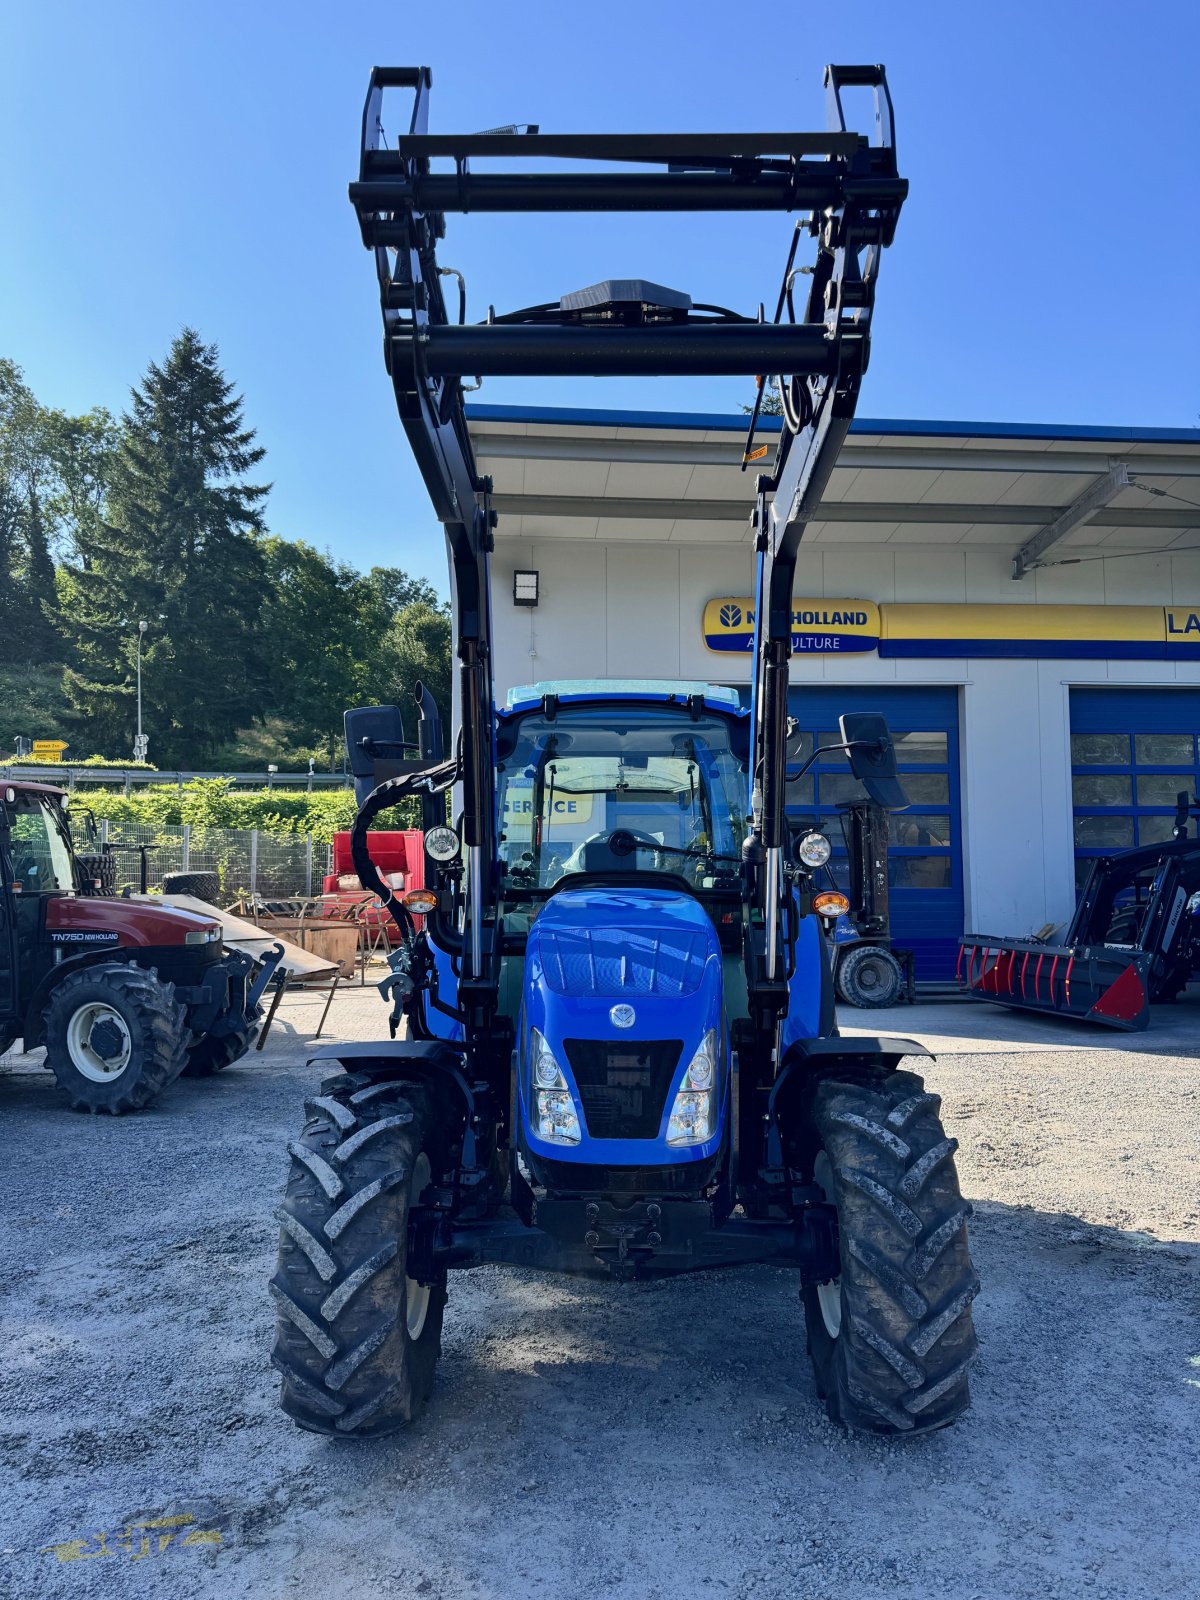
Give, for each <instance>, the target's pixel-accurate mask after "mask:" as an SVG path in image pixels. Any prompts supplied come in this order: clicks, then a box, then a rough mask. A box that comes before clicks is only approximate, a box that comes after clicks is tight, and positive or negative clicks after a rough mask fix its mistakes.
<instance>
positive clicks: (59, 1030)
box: [45, 961, 188, 1116]
mask: <svg viewBox="0 0 1200 1600" xmlns="http://www.w3.org/2000/svg"><path fill="white" fill-rule="evenodd" d="M187 1038H188V1030H187V1012H186V1009H185V1007H184V1006H183V1004H182V1003H181V1002H180V1001H179V1000H177V999H176V998H175V985H174V984H172V983H166V982H164V981H163V980H162V979H161V978H159V976H158V973H157V972H156V971H155V970H154V968H153V967H150V968H146V967H139V966H135V965H134V964H133V963H132V962H129V963H125V962H116V961H105V962H102V963H101V964H100V965H98V966H94V967H83V968H81V969H80V970H79V971H77V972H72V973H69V974H68V975H67V976H66V977H65V978H63V979H62V981H61V982H60V983H58V984H57V985H56V986H55V988H54V989H53V990H52V991H51V994H50V998H49V1000H48V1001H47V1003H46V1012H45V1040H46V1065H47V1066H48V1067H49V1068H50V1070H51V1072H53V1073H54V1076H55V1078H56V1079H57V1080H58V1087H59V1088H60V1089H61V1090H62V1092H63V1093H64V1094H65V1095H66V1097H67V1100H68V1101H69V1103H70V1105H71V1109H72V1110H73V1111H91V1112H100V1111H104V1112H107V1113H108V1114H109V1115H111V1116H121V1115H123V1114H124V1113H125V1112H127V1111H140V1110H141V1109H142V1108H143V1107H144V1106H148V1105H149V1104H150V1102H151V1101H152V1100H153V1099H155V1097H156V1096H157V1095H159V1094H161V1092H162V1091H163V1090H164V1089H165V1088H166V1087H167V1085H168V1084H169V1083H172V1082H173V1081H174V1079H176V1078H177V1077H178V1076H179V1074H180V1073H181V1072H182V1071H183V1068H184V1066H185V1064H186V1062H187Z"/></svg>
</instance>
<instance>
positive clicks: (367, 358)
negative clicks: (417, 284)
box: [0, 0, 1200, 587]
mask: <svg viewBox="0 0 1200 1600" xmlns="http://www.w3.org/2000/svg"><path fill="white" fill-rule="evenodd" d="M606 18H612V19H613V21H612V25H611V27H606V25H605V19H606ZM635 18H636V25H635V21H634V19H635ZM781 18H782V20H780V19H781ZM1198 50H1200V7H1197V6H1196V5H1195V4H1194V0H1192V3H1183V0H1178V3H1176V0H1158V3H1152V4H1150V5H1147V6H1145V7H1143V8H1141V9H1140V10H1139V11H1138V12H1137V14H1136V16H1135V14H1134V13H1133V12H1132V11H1131V9H1130V7H1129V6H1128V5H1127V4H1118V3H1115V0H1042V3H1040V4H1032V3H1029V0H1009V3H1004V0H993V3H992V4H990V5H987V6H980V5H973V4H971V3H969V0H958V3H955V4H922V3H908V4H903V5H900V4H896V3H894V0H893V3H891V4H878V3H865V0H854V3H852V4H851V3H846V4H843V5H841V6H829V5H825V6H820V7H817V6H812V5H806V4H803V3H799V4H794V5H792V6H790V7H785V8H779V7H769V6H763V7H754V8H752V9H745V8H741V7H738V6H733V5H728V4H725V5H718V4H715V3H713V0H696V3H688V4H682V3H680V4H669V5H654V4H643V5H641V6H640V7H638V8H631V7H607V8H606V7H576V6H570V5H562V4H558V5H548V4H542V3H525V4H522V5H520V6H509V5H504V4H482V3H480V0H457V3H456V4H454V5H453V6H440V5H439V6H436V7H435V6H426V7H417V6H414V5H411V4H409V5H402V6H380V5H378V4H373V5H369V6H368V5H359V4H343V5H340V6H336V7H335V6H332V5H320V4H316V3H313V0H301V3H295V4H291V5H288V6H284V5H282V4H267V3H252V0H243V3H242V4H229V3H227V0H205V4H203V5H199V6H185V5H182V4H163V3H162V0H157V3H150V4H139V3H132V0H114V3H113V4H111V5H109V6H106V7H100V6H97V5H94V4H88V5H83V4H79V3H75V0H66V3H62V0H60V3H57V4H55V5H40V6H35V5H32V4H26V5H22V6H16V5H12V6H7V7H5V8H4V10H3V17H2V18H0V218H2V219H3V229H2V236H3V239H4V244H3V248H2V249H0V354H6V355H10V356H12V357H13V358H15V359H16V360H17V361H18V362H19V363H20V364H21V365H22V366H23V367H24V368H25V371H26V375H27V378H28V380H29V382H30V383H31V384H32V386H33V388H34V389H35V391H36V392H37V394H38V395H39V397H40V398H42V399H43V400H44V401H46V402H47V403H49V404H53V405H57V406H62V407H65V408H67V409H73V410H83V409H85V408H86V407H88V406H90V405H92V404H96V403H101V404H104V405H107V406H109V407H111V408H112V409H114V410H120V409H121V408H122V407H123V406H124V404H125V402H126V396H127V391H128V386H129V384H130V383H131V382H134V381H136V379H137V378H138V376H139V375H140V374H141V372H142V371H143V370H144V369H145V366H146V364H147V362H148V361H150V360H152V359H155V358H158V357H161V356H162V354H163V353H164V351H165V349H166V347H167V345H168V344H169V342H170V340H171V339H172V337H173V336H174V335H175V334H176V333H177V332H178V330H179V328H180V327H181V326H182V325H183V324H184V323H191V324H192V325H194V326H195V327H196V328H198V329H199V331H200V332H201V334H202V335H203V336H204V338H206V339H209V340H215V341H216V342H217V343H218V344H219V346H220V350H221V356H222V360H223V363H224V365H225V368H226V370H227V372H228V373H229V375H230V376H231V377H232V378H233V380H234V381H235V383H236V384H237V386H238V387H239V389H240V390H241V391H242V392H243V393H244V394H245V397H246V408H247V417H248V419H249V421H250V422H251V423H252V424H253V425H254V426H255V427H256V428H257V429H258V432H259V438H260V441H261V442H262V443H263V444H264V445H265V446H266V448H267V451H268V456H267V461H266V471H267V473H268V475H269V477H270V478H271V480H272V481H273V483H274V489H273V492H272V496H271V501H270V505H269V509H268V517H269V521H270V523H271V526H272V529H273V530H274V531H275V532H277V533H281V534H284V535H287V536H290V537H295V538H303V539H307V540H308V541H310V542H311V543H313V544H316V545H318V546H320V547H322V548H329V549H331V550H332V551H333V552H334V553H335V554H336V555H338V556H340V557H343V558H344V559H346V560H349V561H353V562H354V563H356V564H357V565H360V566H367V565H370V564H371V563H374V562H379V563H388V564H395V565H400V566H403V567H406V568H407V569H408V570H410V571H412V572H416V573H421V574H423V575H425V576H428V577H431V578H433V579H434V580H435V581H436V582H437V583H438V584H439V587H444V557H443V549H442V541H441V536H440V532H439V530H438V529H437V527H436V525H435V524H434V523H433V521H432V518H431V517H430V514H429V511H428V509H427V505H426V502H425V498H424V493H423V490H422V487H421V484H420V480H419V478H418V477H417V474H416V471H415V469H414V468H413V466H412V465H411V463H410V461H409V460H408V458H407V452H406V447H405V442H404V437H403V434H402V432H401V430H400V427H399V423H398V422H397V420H396V418H395V415H394V411H393V407H392V399H391V390H390V385H389V384H388V381H387V378H386V376H385V374H384V370H383V364H382V360H381V356H380V337H379V320H378V315H379V314H378V303H377V299H376V293H375V284H374V275H373V271H372V266H371V262H370V259H369V257H368V255H367V253H366V252H365V251H364V250H363V249H362V247H361V245H360V243H359V239H358V233H357V228H356V224H355V220H354V216H353V213H352V211H351V209H350V206H349V203H348V201H347V199H346V184H347V182H348V181H349V180H350V179H351V178H352V177H353V176H354V175H355V171H356V163H357V147H358V134H359V118H360V113H361V106H362V99H363V95H364V92H365V87H366V80H367V75H368V72H369V69H370V67H371V66H372V65H373V64H374V63H376V62H380V63H387V64H403V65H411V64H418V63H421V64H427V65H430V66H431V67H432V68H433V73H434V85H433V100H432V118H431V128H432V130H433V131H441V132H452V131H460V130H463V129H466V130H475V129H480V128H486V127H492V126H495V125H497V124H500V123H505V122H526V121H535V122H539V123H540V124H541V126H542V128H543V129H544V130H546V131H552V130H553V131H561V132H588V131H614V132H619V131H654V130H669V129H689V130H691V129H723V128H725V129H735V128H800V129H816V128H821V127H823V125H824V107H823V101H822V94H821V68H822V66H823V64H824V63H825V62H826V61H831V60H842V61H860V60H868V61H874V60H880V61H884V62H885V63H886V64H887V67H888V72H889V77H890V80H891V84H892V93H893V98H894V100H895V104H896V122H897V142H898V145H899V151H900V161H901V168H902V170H903V172H904V173H905V175H906V176H907V177H908V178H909V179H910V182H911V185H912V189H911V198H910V200H909V202H908V204H907V206H906V208H905V212H904V215H903V218H902V220H901V225H900V230H899V233H898V236H897V240H896V244H895V246H894V247H893V249H892V250H891V251H890V252H889V255H888V259H887V261H886V263H885V272H884V274H883V278H882V284H881V289H880V295H879V305H878V315H877V322H876V336H875V345H874V351H873V357H872V364H871V370H870V373H869V375H868V378H867V382H866V387H865V390H864V394H863V399H862V402H861V404H860V408H859V409H860V413H861V414H863V415H867V416H889V417H936V418H952V419H985V420H991V421H1041V422H1089V423H1106V422H1113V423H1132V424H1139V425H1155V424H1161V425H1166V426H1195V425H1196V424H1197V422H1198V421H1200V316H1198V315H1197V273H1198V268H1197V261H1198V259H1200V249H1198V245H1200V221H1198V218H1200V206H1198V205H1197V198H1198V197H1197V178H1196V148H1197V146H1196V128H1195V95H1194V82H1193V74H1194V64H1195V60H1196V57H1197V52H1198ZM789 226H790V224H789V222H788V219H786V218H784V217H771V218H750V219H738V218H724V219H723V218H716V219H711V218H691V217H684V218H673V219H664V218H657V217H651V218H644V217H624V216H618V217H613V218H611V219H606V218H595V217H593V218H578V217H574V218H572V217H568V218H558V219H555V218H539V217H533V218H528V219H521V220H519V221H518V220H516V219H512V218H504V217H467V218H460V217H452V218H450V219H449V224H448V228H449V233H448V237H447V239H446V241H445V243H444V245H443V246H442V249H441V259H442V261H443V262H444V263H446V264H449V265H453V266H457V267H459V268H461V269H462V270H463V271H464V272H465V273H466V276H467V281H468V289H469V294H470V301H469V306H468V314H469V315H472V316H482V315H483V314H484V312H485V310H486V307H487V304H488V303H489V302H491V303H493V304H495V306H496V307H497V309H499V310H505V309H513V308H515V307H517V306H522V305H529V304H533V303H535V302H537V301H541V300H549V299H554V298H557V297H558V295H559V294H561V293H563V292H564V291H566V290H570V289H574V288H578V287H581V286H582V285H584V284H586V283H590V282H594V281H595V280H596V279H598V278H603V277H609V276H621V275H632V274H637V275H641V276H647V277H651V278H654V279H657V280H658V281H660V282H664V283H668V284H672V285H674V286H677V287H679V288H682V289H685V290H687V291H688V292H690V293H691V294H692V295H693V296H694V297H695V298H697V299H703V300H709V301H717V302H720V303H722V304H727V305H733V306H736V307H738V308H741V309H747V310H750V309H753V308H754V307H755V306H756V305H757V303H758V301H759V300H764V299H765V300H768V301H770V300H771V299H772V297H773V295H774V293H775V292H776V288H777V285H778V280H779V273H780V268H781V262H782V255H783V251H784V249H785V248H786V242H787V236H788V230H789ZM745 394H746V386H745V385H743V384H741V383H739V382H733V381H730V380H715V379H714V380H688V381H686V382H683V381H668V380H658V381H655V382H651V383H640V384H639V383H634V382H629V381H619V380H608V381H599V380H582V381H580V382H579V383H577V384H568V383H564V382H556V383H549V384H544V383H538V382H535V381H532V380H521V381H518V380H511V381H508V382H501V381H498V380H494V381H490V382H489V383H488V385H487V386H486V388H485V390H484V392H483V394H482V395H481V397H480V398H481V399H486V400H488V401H490V402H492V403H503V402H512V403H524V404H530V403H538V402H544V403H547V404H559V405H565V404H570V405H623V404H629V405H637V406H639V407H662V408H670V409H679V410H698V411H702V410H721V409H728V410H735V409H736V408H737V406H738V403H739V401H740V400H741V399H743V398H744V397H745Z"/></svg>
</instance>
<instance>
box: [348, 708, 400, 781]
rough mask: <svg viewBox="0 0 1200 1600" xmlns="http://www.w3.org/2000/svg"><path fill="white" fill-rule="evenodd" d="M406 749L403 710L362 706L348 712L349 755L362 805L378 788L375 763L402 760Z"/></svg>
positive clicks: (351, 769)
mask: <svg viewBox="0 0 1200 1600" xmlns="http://www.w3.org/2000/svg"><path fill="white" fill-rule="evenodd" d="M406 748H407V746H406V745H405V742H404V719H403V718H402V717H401V715H400V707H399V706H359V707H357V708H356V709H355V710H353V711H347V712H346V755H347V756H348V758H349V761H350V771H351V772H352V773H353V774H354V790H355V794H356V795H357V798H358V803H359V805H361V804H362V803H363V801H364V800H365V799H366V797H367V795H369V794H370V792H371V790H372V789H373V788H374V787H375V784H376V781H377V776H378V775H377V773H376V770H375V763H376V762H377V761H380V760H384V761H387V760H391V761H392V762H396V761H398V760H401V759H403V756H404V752H405V750H406Z"/></svg>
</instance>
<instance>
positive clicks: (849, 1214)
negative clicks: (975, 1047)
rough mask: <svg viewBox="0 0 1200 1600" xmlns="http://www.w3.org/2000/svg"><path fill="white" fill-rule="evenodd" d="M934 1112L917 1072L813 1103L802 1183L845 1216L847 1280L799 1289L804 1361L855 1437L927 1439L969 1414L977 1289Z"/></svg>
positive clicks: (818, 1095) (949, 1142) (828, 1092)
mask: <svg viewBox="0 0 1200 1600" xmlns="http://www.w3.org/2000/svg"><path fill="white" fill-rule="evenodd" d="M939 1104H940V1101H939V1098H938V1096H937V1095H933V1094H927V1093H926V1092H925V1087H924V1084H923V1083H922V1081H921V1079H920V1078H918V1077H917V1076H916V1075H915V1074H914V1073H910V1072H893V1073H891V1074H889V1075H888V1076H886V1077H881V1078H880V1079H879V1080H877V1081H876V1082H874V1083H871V1084H865V1083H847V1082H840V1081H826V1082H823V1083H819V1084H817V1086H816V1088H815V1090H814V1093H813V1097H812V1100H811V1102H810V1119H811V1123H810V1127H811V1141H812V1142H811V1144H810V1147H809V1151H808V1157H807V1161H806V1163H805V1165H806V1168H807V1170H806V1176H807V1177H809V1178H810V1179H812V1180H813V1181H815V1182H817V1183H818V1184H819V1185H820V1186H821V1187H822V1188H823V1189H824V1190H825V1192H826V1195H827V1198H828V1199H830V1200H831V1201H833V1202H834V1203H835V1204H836V1206H837V1210H838V1231H839V1248H840V1258H841V1275H840V1278H839V1279H838V1280H836V1282H834V1283H831V1284H822V1285H811V1286H809V1287H807V1288H805V1289H804V1290H803V1298H804V1312H805V1320H806V1322H807V1325H808V1349H809V1355H810V1356H811V1358H812V1363H813V1369H814V1372H815V1374H816V1380H817V1388H818V1391H819V1392H820V1394H821V1396H822V1398H823V1399H824V1401H825V1404H826V1407H827V1409H828V1411H829V1415H830V1416H831V1417H832V1418H833V1419H834V1421H835V1422H841V1423H843V1424H845V1425H846V1426H847V1427H850V1428H859V1429H863V1430H866V1431H869V1432H873V1433H884V1434H908V1433H922V1432H928V1431H931V1430H932V1429H934V1428H943V1427H945V1426H946V1425H947V1424H948V1423H951V1422H953V1421H954V1420H955V1419H956V1418H957V1417H960V1416H961V1415H962V1414H963V1412H964V1411H966V1410H967V1408H968V1406H969V1405H970V1403H971V1401H970V1394H969V1391H968V1387H967V1368H968V1367H969V1366H970V1363H971V1360H972V1357H973V1356H974V1354H975V1349H976V1339H975V1332H974V1327H973V1325H972V1320H971V1302H972V1300H974V1298H975V1296H976V1294H977V1293H978V1292H979V1279H978V1278H977V1277H976V1276H975V1269H974V1267H973V1266H972V1265H971V1257H970V1252H969V1250H968V1247H967V1230H966V1222H967V1217H968V1216H969V1215H970V1210H971V1208H970V1206H969V1205H967V1204H966V1203H965V1202H964V1201H963V1199H962V1196H961V1194H960V1192H959V1187H958V1177H957V1174H956V1172H955V1169H954V1162H953V1155H954V1151H955V1150H956V1149H957V1141H956V1140H954V1139H947V1138H946V1136H945V1133H944V1132H943V1129H942V1124H941V1121H940V1119H939V1117H938V1107H939Z"/></svg>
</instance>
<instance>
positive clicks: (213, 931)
mask: <svg viewBox="0 0 1200 1600" xmlns="http://www.w3.org/2000/svg"><path fill="white" fill-rule="evenodd" d="M220 937H221V930H220V928H189V929H188V931H187V932H186V933H185V934H184V936H183V942H184V944H213V943H214V942H215V941H216V940H217V939H219V938H220Z"/></svg>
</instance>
